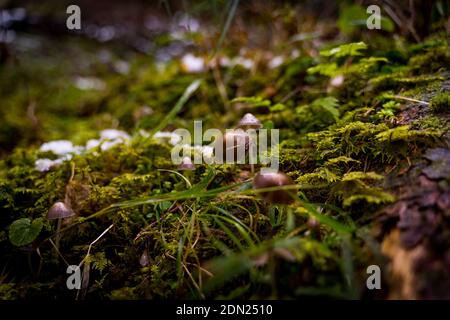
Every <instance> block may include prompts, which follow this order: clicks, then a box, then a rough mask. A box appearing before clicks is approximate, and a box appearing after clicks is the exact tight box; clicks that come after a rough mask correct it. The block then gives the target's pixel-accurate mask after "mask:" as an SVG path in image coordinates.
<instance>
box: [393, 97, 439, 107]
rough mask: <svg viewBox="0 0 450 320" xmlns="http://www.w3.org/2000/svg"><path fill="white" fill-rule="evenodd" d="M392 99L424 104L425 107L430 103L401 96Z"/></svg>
mask: <svg viewBox="0 0 450 320" xmlns="http://www.w3.org/2000/svg"><path fill="white" fill-rule="evenodd" d="M393 98H395V99H400V100H406V101H411V102H416V103H421V104H425V105H427V106H428V105H430V103H429V102H426V101H422V100H417V99H413V98H408V97H403V96H398V95H395V96H393Z"/></svg>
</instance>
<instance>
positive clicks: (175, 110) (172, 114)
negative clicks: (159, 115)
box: [151, 80, 202, 136]
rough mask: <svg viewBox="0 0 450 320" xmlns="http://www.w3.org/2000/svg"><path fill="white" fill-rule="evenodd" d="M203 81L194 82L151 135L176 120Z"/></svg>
mask: <svg viewBox="0 0 450 320" xmlns="http://www.w3.org/2000/svg"><path fill="white" fill-rule="evenodd" d="M201 82H202V81H201V80H195V81H193V82H192V83H191V84H190V85H189V86H188V87H187V88H186V90H185V91H184V93H183V95H182V96H181V97H180V99H178V101H177V103H176V104H175V106H174V107H173V108H172V110H170V112H169V113H168V114H167V115H166V116H165V117H164V119H163V120H162V121H161V122H160V123H159V125H157V126H156V127H155V128H154V129H153V130H152V132H151V135H152V136H153V135H154V134H155V133H156V132H158V131H160V130H161V129H163V128H164V127H165V126H167V124H169V122H170V121H172V120H173V118H175V116H176V115H177V113H178V112H180V110H181V108H183V106H184V105H185V104H186V102H187V101H188V100H189V98H190V97H191V96H192V94H193V93H194V92H195V91H196V90H197V89H198V87H199V86H200V84H201Z"/></svg>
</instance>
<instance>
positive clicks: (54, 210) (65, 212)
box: [47, 202, 75, 248]
mask: <svg viewBox="0 0 450 320" xmlns="http://www.w3.org/2000/svg"><path fill="white" fill-rule="evenodd" d="M74 215H75V212H73V210H72V209H71V208H70V207H69V206H68V205H66V204H65V203H64V202H56V203H55V204H54V205H52V206H51V208H50V209H49V210H48V213H47V219H48V220H56V219H57V220H58V225H57V227H56V240H55V242H56V244H55V245H56V248H59V240H60V238H61V235H60V233H59V231H60V229H61V221H62V220H63V219H65V218H68V217H71V216H74Z"/></svg>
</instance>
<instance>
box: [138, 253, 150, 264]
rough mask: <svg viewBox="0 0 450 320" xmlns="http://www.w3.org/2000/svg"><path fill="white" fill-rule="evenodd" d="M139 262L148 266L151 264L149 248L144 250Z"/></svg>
mask: <svg viewBox="0 0 450 320" xmlns="http://www.w3.org/2000/svg"><path fill="white" fill-rule="evenodd" d="M139 264H140V265H141V266H142V267H147V266H148V265H150V258H149V257H148V250H147V249H145V250H144V251H143V252H142V255H141V257H140V258H139Z"/></svg>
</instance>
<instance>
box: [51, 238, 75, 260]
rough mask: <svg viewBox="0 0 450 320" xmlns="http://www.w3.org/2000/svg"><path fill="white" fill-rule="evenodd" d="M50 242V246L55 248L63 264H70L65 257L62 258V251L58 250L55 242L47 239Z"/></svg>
mask: <svg viewBox="0 0 450 320" xmlns="http://www.w3.org/2000/svg"><path fill="white" fill-rule="evenodd" d="M49 241H50V243H51V244H52V246H53V247H54V248H55V250H56V253H57V254H58V255H59V256H60V258H61V259H62V260H63V261H64V263H65V264H67V266H70V264H69V263H68V262H67V260H66V259H64V256H63V255H62V253H61V252H60V251H59V249H58V247H57V246H56V244H55V243H54V242H53V241H52V239H49Z"/></svg>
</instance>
